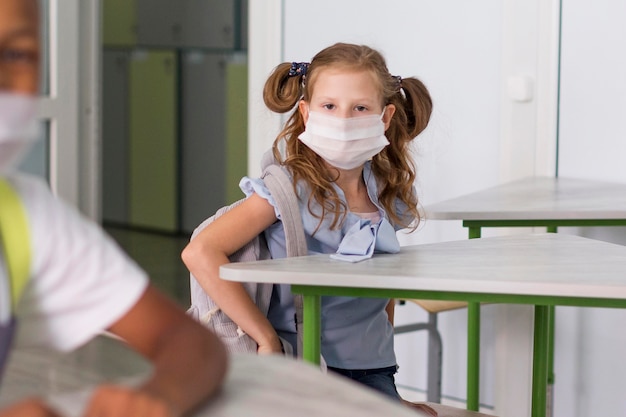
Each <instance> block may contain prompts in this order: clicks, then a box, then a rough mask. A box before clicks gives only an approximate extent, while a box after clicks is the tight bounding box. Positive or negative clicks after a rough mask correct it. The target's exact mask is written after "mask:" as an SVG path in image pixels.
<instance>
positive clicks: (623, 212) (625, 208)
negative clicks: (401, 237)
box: [424, 177, 626, 220]
mask: <svg viewBox="0 0 626 417" xmlns="http://www.w3.org/2000/svg"><path fill="white" fill-rule="evenodd" d="M424 211H425V213H426V218H427V219H438V220H520V219H521V220H526V219H530V220H536V219H541V220H552V219H594V220H595V219H626V184H619V183H611V182H604V181H592V180H579V179H571V178H553V177H531V178H525V179H522V180H518V181H514V182H510V183H507V184H502V185H499V186H496V187H492V188H488V189H486V190H483V191H478V192H475V193H471V194H467V195H464V196H461V197H457V198H453V199H450V200H446V201H442V202H439V203H435V204H431V205H428V206H426V207H425V208H424Z"/></svg>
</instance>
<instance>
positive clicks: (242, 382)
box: [0, 337, 487, 417]
mask: <svg viewBox="0 0 626 417" xmlns="http://www.w3.org/2000/svg"><path fill="white" fill-rule="evenodd" d="M180 360H184V358H183V357H181V358H180ZM149 373H150V365H149V364H148V362H146V361H145V360H144V359H143V358H141V357H140V356H139V355H138V354H136V353H135V352H134V351H132V350H130V349H129V348H127V347H125V346H124V345H123V344H121V343H120V342H119V341H117V340H114V339H111V338H108V337H98V338H96V339H95V340H94V341H92V342H90V343H89V344H87V345H86V346H84V347H83V348H81V349H79V350H77V351H75V352H72V353H70V354H65V355H60V354H52V353H50V352H45V353H43V354H42V353H41V351H35V350H21V351H17V352H14V354H13V355H12V357H11V360H10V363H9V366H8V369H7V373H6V374H5V375H4V382H3V385H2V387H1V389H0V408H1V407H2V406H6V405H8V404H11V403H13V402H15V401H17V400H18V399H20V398H26V397H28V396H32V395H39V396H43V397H44V398H45V399H46V401H47V403H49V404H50V405H52V406H53V407H55V408H56V409H57V410H59V412H61V414H62V415H63V417H79V416H81V415H82V414H81V412H82V411H83V410H84V408H85V405H86V403H87V400H88V398H89V396H90V394H91V393H92V392H93V387H94V386H95V384H97V383H100V382H103V381H115V382H117V383H120V384H128V385H136V384H138V383H140V382H141V381H142V380H143V379H144V378H145V377H146V376H147V375H149ZM435 407H436V406H435ZM456 412H457V410H456V409H453V408H449V409H448V408H446V409H444V413H442V414H441V415H442V416H457V415H458V416H467V417H469V416H470V415H471V416H472V417H480V416H482V417H487V416H484V415H482V414H474V413H472V414H455V413H456ZM458 412H462V411H458ZM419 415H424V416H426V415H427V414H421V413H417V412H416V411H414V410H411V409H409V408H408V407H405V406H402V405H400V403H396V402H392V401H390V400H388V399H386V398H384V397H383V396H382V395H379V394H377V393H375V392H373V391H370V390H369V389H367V388H363V387H361V386H358V385H357V384H356V383H353V382H352V381H349V380H347V379H344V378H343V377H339V376H335V375H324V374H322V373H321V372H320V371H319V368H316V367H313V366H311V365H310V364H308V363H305V362H302V361H296V360H295V359H287V358H285V357H282V356H256V355H241V354H240V355H233V356H231V361H230V368H229V371H228V374H227V377H226V380H225V382H224V386H223V387H222V388H221V390H220V391H219V393H218V394H217V396H216V397H215V398H214V399H213V400H211V401H210V402H209V403H207V404H206V405H205V406H204V407H202V408H201V409H200V410H198V411H197V412H196V413H194V414H193V416H194V417H205V416H206V417H209V416H210V417H242V416H244V417H261V416H262V417H293V416H325V417H326V416H330V417H345V416H365V417H382V416H398V417H415V416H419Z"/></svg>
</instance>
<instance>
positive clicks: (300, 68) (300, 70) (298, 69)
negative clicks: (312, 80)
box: [287, 62, 309, 77]
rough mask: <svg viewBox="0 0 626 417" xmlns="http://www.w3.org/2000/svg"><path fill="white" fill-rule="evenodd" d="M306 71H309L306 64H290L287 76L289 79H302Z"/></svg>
mask: <svg viewBox="0 0 626 417" xmlns="http://www.w3.org/2000/svg"><path fill="white" fill-rule="evenodd" d="M308 69H309V63H308V62H292V63H291V68H289V74H287V75H288V76H290V77H299V76H302V77H304V76H305V75H306V72H307V70H308Z"/></svg>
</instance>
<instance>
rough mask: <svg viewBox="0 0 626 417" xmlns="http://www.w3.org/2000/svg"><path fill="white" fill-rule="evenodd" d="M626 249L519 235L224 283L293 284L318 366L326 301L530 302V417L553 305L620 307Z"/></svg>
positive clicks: (302, 260)
mask: <svg viewBox="0 0 626 417" xmlns="http://www.w3.org/2000/svg"><path fill="white" fill-rule="evenodd" d="M625 270H626V247H624V246H620V245H614V244H610V243H606V242H600V241H595V240H591V239H586V238H582V237H579V236H570V235H563V234H553V233H547V234H524V235H514V236H503V237H493V238H483V239H470V240H463V241H452V242H442V243H434V244H426V245H414V246H406V247H403V248H402V249H401V251H400V253H397V254H377V255H374V257H373V258H372V259H368V260H365V261H362V262H359V263H347V262H342V261H337V260H332V259H331V258H330V257H329V255H315V256H305V257H297V258H288V259H275V260H268V261H258V262H249V263H234V264H228V265H223V266H221V267H220V276H221V277H222V278H223V279H227V280H231V281H239V282H265V283H278V284H291V285H292V290H293V292H294V293H299V294H303V296H304V297H303V298H304V332H303V333H304V352H303V355H304V357H305V359H306V360H308V361H311V362H313V363H317V362H318V361H319V355H320V327H321V318H320V314H321V311H320V310H321V303H320V297H321V296H325V295H334V296H354V297H385V298H404V299H412V298H414V299H434V300H457V301H467V302H474V303H481V302H488V303H507V304H532V305H534V306H535V307H534V309H535V324H534V345H533V377H532V404H531V410H532V417H543V416H545V414H546V386H547V378H548V342H549V337H548V336H549V334H548V324H549V314H548V312H549V306H555V305H567V306H580V307H619V308H626V274H624V271H625Z"/></svg>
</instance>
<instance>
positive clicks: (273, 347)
mask: <svg viewBox="0 0 626 417" xmlns="http://www.w3.org/2000/svg"><path fill="white" fill-rule="evenodd" d="M256 353H257V354H259V355H275V354H277V353H278V354H279V355H282V354H283V345H281V343H280V340H278V341H277V343H272V344H267V345H259V347H257V349H256Z"/></svg>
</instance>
